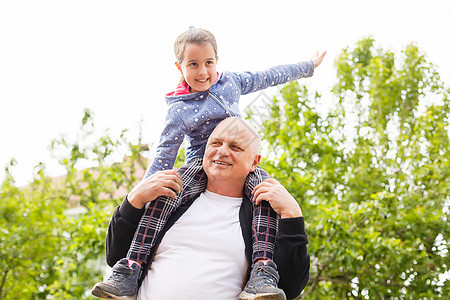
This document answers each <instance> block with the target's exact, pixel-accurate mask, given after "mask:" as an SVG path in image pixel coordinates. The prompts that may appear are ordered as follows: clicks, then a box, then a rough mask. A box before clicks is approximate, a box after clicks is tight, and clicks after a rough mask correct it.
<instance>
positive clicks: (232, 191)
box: [206, 180, 244, 198]
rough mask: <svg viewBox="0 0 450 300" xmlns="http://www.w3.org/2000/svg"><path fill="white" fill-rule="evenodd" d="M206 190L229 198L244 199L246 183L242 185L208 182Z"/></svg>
mask: <svg viewBox="0 0 450 300" xmlns="http://www.w3.org/2000/svg"><path fill="white" fill-rule="evenodd" d="M206 189H207V190H208V191H210V192H213V193H216V194H219V195H222V196H227V197H236V198H242V197H244V183H242V184H231V183H229V182H223V181H222V182H218V181H216V182H214V181H212V182H211V181H210V180H208V184H207V185H206Z"/></svg>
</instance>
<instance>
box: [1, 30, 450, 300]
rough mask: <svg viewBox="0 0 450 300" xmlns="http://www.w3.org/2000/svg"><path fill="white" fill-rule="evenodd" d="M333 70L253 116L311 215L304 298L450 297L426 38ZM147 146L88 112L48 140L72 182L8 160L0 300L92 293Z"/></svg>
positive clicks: (272, 165) (435, 80)
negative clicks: (22, 169) (116, 215)
mask: <svg viewBox="0 0 450 300" xmlns="http://www.w3.org/2000/svg"><path fill="white" fill-rule="evenodd" d="M336 75H337V76H336V77H337V78H336V85H335V87H334V88H333V90H332V91H330V93H329V94H327V95H320V94H318V93H317V92H314V91H309V90H308V88H307V87H305V86H301V85H299V83H298V82H293V83H291V84H288V85H286V86H284V87H283V88H282V89H281V90H280V93H279V95H278V96H277V97H276V98H274V99H273V103H272V104H271V105H270V109H269V110H267V111H257V112H255V111H253V114H254V115H255V114H258V117H259V119H261V116H264V114H266V115H265V118H263V119H265V121H264V123H258V124H256V125H257V126H260V131H261V134H262V137H263V139H264V142H265V143H266V144H265V146H266V149H269V150H267V151H266V152H265V153H264V154H265V156H266V158H265V159H264V160H263V161H264V162H263V167H264V168H265V169H266V170H268V171H269V173H270V174H271V175H272V176H274V177H275V178H277V179H278V180H279V181H280V182H282V183H283V184H284V185H285V186H286V187H287V189H288V190H289V191H290V192H291V193H292V194H293V196H294V197H295V198H296V199H297V200H298V201H299V203H300V205H301V207H302V210H303V213H304V215H305V220H306V223H307V232H308V235H309V239H310V244H309V248H308V250H309V252H310V254H311V258H312V264H311V274H310V282H309V284H308V286H307V288H306V289H305V291H304V293H303V294H302V295H301V298H307V299H438V298H445V297H446V296H445V295H448V294H450V288H449V281H448V277H449V276H448V275H449V268H448V267H449V263H450V262H449V255H448V235H449V222H448V217H449V204H450V197H449V195H450V193H449V192H450V179H449V175H450V174H449V172H450V166H449V157H450V155H449V148H450V143H449V131H450V128H449V117H450V109H449V103H450V102H449V90H446V89H445V85H444V83H443V82H441V81H440V79H439V74H437V72H436V71H435V67H434V65H433V64H432V63H431V62H429V61H427V58H426V57H425V56H424V54H423V53H422V52H421V50H420V49H419V48H418V46H416V45H414V44H411V45H408V46H407V47H406V48H405V49H403V50H402V51H401V52H399V53H394V52H391V51H386V50H383V49H382V48H381V47H379V46H377V45H376V43H375V41H374V40H373V39H372V38H370V37H369V38H366V39H363V40H361V41H360V42H358V43H357V44H356V45H354V46H351V47H348V48H346V49H343V50H342V52H341V54H340V56H339V57H337V58H336ZM323 103H331V104H330V105H328V110H327V111H326V112H324V111H323V110H320V109H319V108H320V107H323ZM250 115H251V114H250ZM254 115H253V116H254ZM252 120H255V119H252ZM269 145H270V146H269ZM147 149H148V147H147V146H142V138H141V137H139V139H138V140H137V141H133V142H131V141H129V140H128V139H127V130H124V131H123V132H122V133H121V134H120V135H119V136H117V137H114V136H113V135H112V134H110V133H109V132H108V131H107V130H106V131H105V132H103V133H101V134H100V136H99V134H98V133H96V130H95V126H94V118H93V114H92V112H91V111H89V110H86V111H85V115H84V116H83V119H82V122H81V127H80V131H79V133H78V135H77V136H76V137H74V138H73V137H66V136H62V137H60V138H58V139H55V140H54V141H53V142H52V152H53V154H54V156H55V158H56V159H58V161H59V163H60V164H61V165H63V166H64V167H65V169H66V172H67V175H66V176H63V177H61V178H49V177H48V176H47V175H46V171H45V165H44V164H39V165H38V166H37V167H36V168H35V174H34V179H33V181H32V182H31V184H30V185H29V186H26V187H21V188H18V187H16V186H15V182H14V178H13V176H12V175H11V170H12V169H13V168H14V165H15V161H14V160H13V161H11V164H10V165H9V166H7V167H6V172H5V173H6V176H5V178H4V180H3V182H2V187H1V192H0V196H1V202H0V299H88V298H90V296H89V291H90V288H91V287H92V285H93V284H94V283H95V282H97V281H99V280H101V279H102V276H103V272H104V271H103V269H102V266H104V265H105V263H104V259H103V253H104V237H105V235H106V228H107V224H108V222H109V218H110V216H111V213H112V211H113V209H114V207H115V206H117V205H118V204H120V202H121V201H122V199H123V197H124V196H125V194H126V191H128V190H129V189H130V188H131V187H132V186H133V185H134V184H135V183H136V182H137V181H138V180H139V179H140V178H141V176H140V174H141V173H140V172H143V170H144V169H145V168H146V166H147V161H146V159H145V157H146V154H147V152H146V150H147ZM182 161H183V154H181V155H180V157H179V160H178V164H181V163H182ZM74 212H75V213H74ZM444 273H446V274H447V276H443V274H444Z"/></svg>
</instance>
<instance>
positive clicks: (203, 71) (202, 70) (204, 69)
mask: <svg viewBox="0 0 450 300" xmlns="http://www.w3.org/2000/svg"><path fill="white" fill-rule="evenodd" d="M199 73H200V75H204V74H207V72H206V67H205V66H201V67H200V69H199Z"/></svg>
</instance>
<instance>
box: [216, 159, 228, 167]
mask: <svg viewBox="0 0 450 300" xmlns="http://www.w3.org/2000/svg"><path fill="white" fill-rule="evenodd" d="M213 163H215V164H218V165H222V166H231V164H229V163H227V162H224V161H219V160H213Z"/></svg>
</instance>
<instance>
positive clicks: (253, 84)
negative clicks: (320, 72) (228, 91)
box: [236, 61, 314, 95]
mask: <svg viewBox="0 0 450 300" xmlns="http://www.w3.org/2000/svg"><path fill="white" fill-rule="evenodd" d="M313 74H314V63H313V62H312V61H306V62H300V63H297V64H290V65H280V66H276V67H272V68H269V69H267V70H265V71H259V72H243V73H236V75H237V77H238V81H239V83H240V86H241V92H242V94H243V95H245V94H249V93H253V92H256V91H259V90H263V89H265V88H268V87H269V86H276V85H279V84H283V83H286V82H290V81H294V80H297V79H300V78H306V77H311V76H313Z"/></svg>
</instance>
